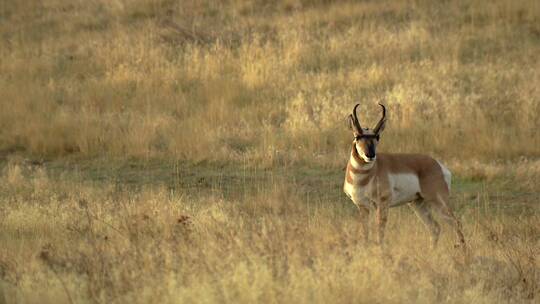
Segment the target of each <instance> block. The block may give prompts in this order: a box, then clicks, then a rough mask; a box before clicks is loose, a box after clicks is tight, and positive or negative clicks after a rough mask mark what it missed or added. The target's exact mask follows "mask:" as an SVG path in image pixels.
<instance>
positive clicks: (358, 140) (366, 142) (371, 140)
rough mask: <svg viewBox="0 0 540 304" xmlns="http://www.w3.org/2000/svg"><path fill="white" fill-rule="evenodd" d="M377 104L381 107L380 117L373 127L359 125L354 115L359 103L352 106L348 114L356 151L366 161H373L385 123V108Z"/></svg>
mask: <svg viewBox="0 0 540 304" xmlns="http://www.w3.org/2000/svg"><path fill="white" fill-rule="evenodd" d="M379 105H380V106H381V107H382V117H381V119H380V120H379V122H378V123H377V125H376V126H375V128H373V129H369V128H362V127H361V126H360V122H359V121H358V116H357V115H356V108H357V107H358V106H359V104H357V105H356V106H354V109H353V112H352V114H350V115H349V128H350V129H351V130H352V131H353V134H354V141H353V142H354V146H355V147H356V152H357V153H358V155H359V156H360V157H361V158H362V159H363V160H364V161H365V162H366V163H371V162H374V161H375V159H376V157H377V156H376V149H377V144H378V143H379V139H380V135H381V133H382V131H383V130H384V125H385V123H386V108H385V107H384V106H383V105H382V104H379Z"/></svg>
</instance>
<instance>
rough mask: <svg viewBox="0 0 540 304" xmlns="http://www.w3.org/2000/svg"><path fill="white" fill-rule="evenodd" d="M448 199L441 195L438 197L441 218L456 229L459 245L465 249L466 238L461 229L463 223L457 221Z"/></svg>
mask: <svg viewBox="0 0 540 304" xmlns="http://www.w3.org/2000/svg"><path fill="white" fill-rule="evenodd" d="M447 201H448V197H444V198H443V197H441V196H440V195H438V196H437V199H436V204H435V206H436V207H437V208H436V209H437V211H438V212H439V214H440V216H441V218H442V219H443V220H444V221H445V222H447V223H448V224H450V226H452V227H454V230H455V232H456V235H457V238H458V241H459V244H460V245H461V246H463V247H465V237H464V236H463V232H462V228H461V222H460V221H459V220H458V219H457V217H456V216H455V215H454V213H453V212H452V209H450V207H449V206H448V204H447Z"/></svg>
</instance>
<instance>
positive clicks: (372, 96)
mask: <svg viewBox="0 0 540 304" xmlns="http://www.w3.org/2000/svg"><path fill="white" fill-rule="evenodd" d="M0 16H1V19H2V21H1V24H0V34H1V36H0V37H1V41H2V43H1V44H0V55H1V58H2V60H1V61H0V107H1V108H2V111H1V112H0V149H2V150H3V151H15V150H16V151H25V152H27V153H28V154H33V155H39V156H42V157H48V158H55V157H58V156H59V155H67V154H76V155H79V156H82V157H95V156H103V155H104V156H126V155H127V156H130V157H134V158H155V157H158V158H159V157H175V158H178V159H186V160H196V161H198V160H205V159H208V160H224V161H230V160H233V161H238V160H249V161H250V162H252V163H261V162H264V163H268V164H270V165H271V164H273V163H274V162H276V161H277V162H278V163H281V162H297V161H318V162H321V163H327V164H336V163H337V162H342V159H343V156H344V155H345V153H346V152H343V151H346V150H347V149H344V147H345V146H346V145H348V142H349V140H350V139H349V137H350V134H348V132H347V130H346V127H345V126H346V124H345V117H346V115H347V113H349V111H350V110H351V109H352V106H353V105H354V104H355V103H357V102H359V103H360V104H361V108H360V109H361V115H360V116H361V119H362V122H364V123H365V124H366V125H369V124H371V123H373V122H374V121H376V119H377V115H379V114H378V107H377V106H376V102H377V101H381V100H382V101H384V102H385V103H386V104H387V105H388V107H389V117H390V120H389V122H390V123H389V126H388V128H387V131H386V134H385V137H384V139H383V141H384V145H383V146H382V148H383V149H385V150H391V151H427V152H429V153H433V154H437V155H439V156H442V157H445V158H463V157H470V158H477V159H481V160H482V159H483V160H485V159H493V158H503V159H504V158H505V159H512V158H515V157H518V156H525V157H529V156H538V155H539V154H540V135H539V134H540V133H539V132H537V130H536V128H537V127H538V126H539V125H540V114H539V113H540V98H539V96H540V93H539V91H538V90H539V85H538V83H540V72H539V71H540V66H539V64H540V55H539V54H540V4H539V3H538V1H531V0H523V1H507V0H497V1H490V2H489V3H486V2H485V1H450V2H439V1H436V2H435V1H365V2H352V1H338V2H335V3H331V2H328V1H285V0H284V1H275V2H266V1H223V2H222V1H194V0H193V1H180V2H179V1H170V0H118V1H113V2H111V1H104V0H91V1H81V2H73V1H61V0H56V1H55V0H48V1H24V2H21V1H3V2H2V4H1V5H0Z"/></svg>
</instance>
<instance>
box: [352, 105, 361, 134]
mask: <svg viewBox="0 0 540 304" xmlns="http://www.w3.org/2000/svg"><path fill="white" fill-rule="evenodd" d="M359 105H360V104H359V103H357V104H356V105H355V106H354V109H353V111H352V113H353V125H354V127H355V128H356V133H358V134H359V135H361V134H362V127H361V126H360V122H359V121H358V116H356V108H358V106H359Z"/></svg>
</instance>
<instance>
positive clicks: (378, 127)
mask: <svg viewBox="0 0 540 304" xmlns="http://www.w3.org/2000/svg"><path fill="white" fill-rule="evenodd" d="M379 105H380V106H381V107H382V117H381V120H379V122H378V123H377V125H376V126H375V129H373V133H375V134H379V132H381V131H382V129H384V123H385V122H386V108H385V107H384V106H383V105H382V104H379Z"/></svg>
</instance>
